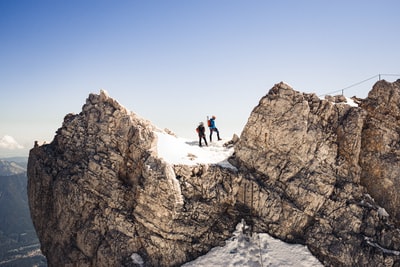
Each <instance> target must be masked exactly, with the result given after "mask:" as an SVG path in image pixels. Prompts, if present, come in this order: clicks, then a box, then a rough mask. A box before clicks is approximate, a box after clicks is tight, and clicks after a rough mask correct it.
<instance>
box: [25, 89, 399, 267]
mask: <svg viewBox="0 0 400 267" xmlns="http://www.w3.org/2000/svg"><path fill="white" fill-rule="evenodd" d="M399 85H400V81H397V82H394V83H388V82H385V81H380V82H378V83H377V84H376V85H375V86H374V88H373V89H372V91H371V92H370V94H369V96H368V98H367V99H365V100H361V104H360V106H359V107H358V106H351V105H348V104H346V103H334V102H332V101H329V100H321V99H319V98H318V97H317V96H316V95H314V94H305V93H300V92H297V91H295V90H293V89H292V88H291V87H290V86H288V85H287V84H285V83H279V84H276V85H275V86H274V87H273V88H272V89H271V90H270V91H269V92H268V94H267V95H266V96H264V97H263V98H262V99H261V100H260V102H259V104H258V106H256V107H255V108H254V110H253V111H252V113H251V115H250V117H249V120H248V122H247V124H246V126H245V127H244V130H243V132H242V134H241V136H240V139H239V140H238V141H237V143H236V144H235V146H234V154H233V155H232V156H231V157H230V158H229V162H230V163H231V164H232V165H231V164H227V163H226V162H225V163H224V164H217V163H207V162H203V163H198V164H180V163H179V162H168V161H166V160H165V159H164V158H163V157H161V156H160V154H159V152H160V151H159V149H158V145H157V143H158V139H159V138H160V133H161V134H165V133H162V131H160V130H158V129H157V128H156V127H155V126H154V125H152V124H151V123H150V122H149V121H146V120H144V119H142V118H140V117H138V116H137V115H135V114H134V113H132V112H129V111H128V110H127V109H125V108H124V107H123V106H121V105H120V104H119V103H118V102H117V101H115V100H113V99H112V98H110V97H109V96H108V95H107V94H106V93H105V92H104V91H101V92H100V94H99V95H96V94H91V95H89V97H88V99H87V101H86V104H85V105H84V106H83V108H82V112H81V113H80V114H77V115H73V114H68V115H67V116H66V117H65V119H64V122H63V125H62V127H61V128H60V129H59V130H58V131H57V134H56V136H55V138H54V140H53V141H52V142H51V143H50V144H46V145H42V146H39V147H35V148H33V149H32V150H31V151H30V156H29V163H28V177H29V181H28V195H29V203H30V210H31V216H32V219H33V222H34V225H35V228H36V231H37V233H38V236H39V239H40V241H41V246H42V251H43V253H44V255H46V257H47V259H48V263H49V266H179V265H181V264H183V263H185V262H187V261H190V260H193V259H194V258H196V257H197V256H199V255H202V254H204V253H206V252H207V251H209V250H210V249H211V248H212V247H214V246H217V245H221V244H223V242H224V240H226V239H227V238H228V237H230V236H231V234H232V232H233V231H234V229H235V226H236V224H237V223H238V222H239V221H241V220H242V219H245V220H246V221H247V223H248V224H250V225H252V228H253V230H254V231H257V232H266V233H269V234H270V235H273V236H275V237H279V238H280V239H282V240H284V241H287V242H295V243H300V244H305V245H307V246H308V248H309V249H310V251H311V252H312V253H313V254H314V255H315V256H316V257H317V258H318V259H319V260H320V261H321V263H323V264H324V265H325V266H366V265H370V266H399V264H400V252H399V251H400V231H399V228H398V217H399V216H398V214H396V212H397V211H396V209H395V208H394V207H396V205H398V204H399V203H398V200H397V199H399V198H398V197H397V196H398V195H397V192H398V188H399V186H398V181H397V180H396V179H398V177H399V176H398V175H397V173H398V172H399V170H400V165H399V163H398V162H399V161H398V159H399V156H398V154H397V149H396V146H397V145H398V142H399V140H400V138H399V131H398V126H399V123H398V117H396V116H397V109H398V107H399V106H400V101H399V99H398V97H397V96H398V95H399V91H400V89H399ZM378 96H380V97H378ZM338 99H340V98H338ZM396 108H397V109H396ZM374 133H380V136H379V137H376V136H375V137H374ZM170 149H174V147H173V146H172V147H171V148H170ZM369 162H370V163H371V164H369ZM389 165H390V168H389V167H388V166H389ZM379 184H383V185H384V186H382V187H379ZM390 185H391V186H393V188H390ZM396 189H397V190H396ZM385 192H388V194H386V193H385ZM371 196H372V197H371ZM374 198H375V199H376V200H377V201H378V203H379V204H378V203H376V202H375V201H374ZM389 198H393V199H389ZM386 210H387V211H388V212H386Z"/></svg>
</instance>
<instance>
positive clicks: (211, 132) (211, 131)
mask: <svg viewBox="0 0 400 267" xmlns="http://www.w3.org/2000/svg"><path fill="white" fill-rule="evenodd" d="M212 134H213V129H210V142H212Z"/></svg>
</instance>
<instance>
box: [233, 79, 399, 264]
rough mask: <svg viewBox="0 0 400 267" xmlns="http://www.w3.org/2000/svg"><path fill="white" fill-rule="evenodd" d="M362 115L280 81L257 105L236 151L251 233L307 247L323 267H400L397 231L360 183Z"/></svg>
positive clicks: (363, 112) (356, 109)
mask: <svg viewBox="0 0 400 267" xmlns="http://www.w3.org/2000/svg"><path fill="white" fill-rule="evenodd" d="M366 117H367V112H366V111H364V110H363V109H361V108H358V107H350V106H349V105H346V104H334V103H332V102H329V101H327V100H320V99H319V98H318V97H317V96H316V95H313V94H303V93H299V92H296V91H294V90H293V89H292V88H290V87H289V86H288V85H286V84H284V83H280V84H277V85H275V86H274V87H273V88H272V89H271V90H270V92H269V93H268V95H266V96H265V97H263V98H262V99H261V100H260V103H259V105H258V106H257V107H255V109H254V110H253V112H252V113H251V115H250V118H249V120H248V122H247V125H246V126H245V128H244V130H243V132H242V135H241V137H240V141H239V143H238V144H237V146H236V148H235V153H236V159H235V160H236V162H238V166H239V167H240V171H241V172H243V173H246V174H247V175H248V176H251V177H252V179H249V180H244V183H247V184H248V185H247V187H246V188H247V192H246V193H247V196H249V195H251V199H252V201H251V202H249V201H248V200H247V201H243V202H244V203H246V205H247V206H249V207H250V205H251V207H250V208H251V214H252V218H253V221H254V227H255V229H256V231H261V232H263V231H267V232H269V233H270V234H272V235H274V236H277V237H279V238H281V239H283V240H286V241H288V242H300V243H304V244H307V245H308V247H309V249H310V250H311V251H312V252H313V253H314V254H315V255H317V257H318V258H319V259H320V260H321V261H322V262H323V263H324V264H325V265H328V266H367V265H369V266H392V265H394V264H395V263H396V264H399V257H398V255H399V252H398V250H399V245H400V235H399V231H398V229H395V227H394V226H393V224H389V223H388V221H387V220H386V218H381V217H379V212H378V211H380V209H379V207H378V206H377V205H376V204H375V203H374V201H373V200H372V199H371V197H370V196H369V195H368V194H367V192H366V190H365V188H364V187H362V186H361V185H360V175H361V168H360V165H359V158H360V153H361V151H362V149H363V147H362V145H361V137H362V132H363V127H364V122H365V120H366ZM248 188H251V190H250V192H248V191H249V189H248ZM238 198H239V199H240V196H239V197H238ZM249 203H250V204H249ZM389 233H390V234H389ZM372 244H373V245H372ZM378 246H381V247H384V248H386V249H387V251H391V252H393V253H384V252H382V251H380V252H379V251H378V250H377V249H375V247H378Z"/></svg>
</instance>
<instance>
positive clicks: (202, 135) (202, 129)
mask: <svg viewBox="0 0 400 267" xmlns="http://www.w3.org/2000/svg"><path fill="white" fill-rule="evenodd" d="M196 132H197V133H198V134H199V146H200V147H201V146H202V144H201V140H202V139H203V140H204V143H206V146H208V144H207V140H206V128H205V127H204V123H203V122H200V123H199V126H197V128H196Z"/></svg>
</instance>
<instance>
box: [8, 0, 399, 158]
mask: <svg viewBox="0 0 400 267" xmlns="http://www.w3.org/2000/svg"><path fill="white" fill-rule="evenodd" d="M399 7H400V2H398V1H395V0H383V1H371V0H368V1H361V0H356V1H344V0H339V1H333V2H328V1H317V0H310V1H295V0H284V1H258V0H255V1H250V2H249V1H239V0H233V1H228V0H222V1H211V0H205V1H178V0H171V1H159V0H156V1H137V0H134V1H127V0H126V1H124V0H123V1H118V2H111V1H107V0H96V1H95V0H87V1H83V2H82V1H78V0H71V1H49V0H39V1H29V0H5V1H0V32H1V35H0V59H1V64H0V68H1V69H0V90H1V95H2V96H1V98H0V109H1V110H0V125H1V127H0V158H2V157H8V156H27V155H28V150H29V149H30V148H31V147H32V146H33V143H34V141H35V140H39V141H46V142H51V141H52V139H53V137H54V135H55V131H56V130H57V129H58V128H59V127H61V125H62V121H63V118H64V116H65V115H66V114H68V113H79V112H80V111H81V107H82V105H83V104H84V103H85V100H86V98H87V96H88V95H89V93H91V92H93V93H99V91H100V89H101V88H104V89H105V90H106V91H107V92H108V93H109V95H110V96H111V97H112V98H114V99H116V100H117V101H118V102H119V103H121V104H122V105H124V106H125V107H126V108H127V109H129V110H132V111H134V112H135V113H137V114H139V115H140V116H142V117H144V118H146V119H148V120H150V121H151V122H152V123H154V124H155V125H156V126H158V127H160V128H168V129H170V130H172V131H174V132H176V133H177V134H178V135H179V136H182V137H186V138H193V139H196V133H195V130H194V129H195V128H196V126H197V124H198V122H199V121H205V120H206V116H207V115H209V116H211V115H216V116H217V120H216V123H217V126H218V128H219V130H220V132H221V135H222V136H223V137H224V138H230V137H231V136H232V135H233V133H236V134H240V133H241V130H242V128H243V127H244V125H245V123H246V122H247V119H248V117H249V115H250V112H251V110H252V109H253V108H254V107H255V106H256V105H257V104H258V101H259V99H260V98H261V97H262V96H264V95H265V94H266V93H267V92H268V90H269V89H270V88H271V87H272V86H273V85H274V84H275V83H278V82H280V81H284V82H286V83H288V84H290V85H291V86H292V87H293V88H294V89H295V90H297V91H303V92H314V93H316V94H318V95H323V94H326V93H330V92H340V90H341V89H343V88H346V87H348V86H349V85H352V84H355V83H357V82H360V81H363V80H366V79H369V78H370V77H374V78H372V79H369V80H368V81H366V82H364V83H361V84H360V85H357V86H354V87H351V88H349V89H346V90H345V95H346V96H349V97H351V96H353V95H356V96H358V97H366V95H367V93H368V91H369V90H370V89H371V87H372V85H373V84H374V83H375V82H376V81H377V78H376V75H377V74H399V73H400V70H399V69H398V66H399V62H400V53H399V49H398V44H399V43H400V36H399V35H398V25H400V17H399V16H398V10H399ZM382 78H384V79H387V80H388V81H394V80H396V79H399V78H400V76H396V75H394V76H386V77H385V76H382Z"/></svg>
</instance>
